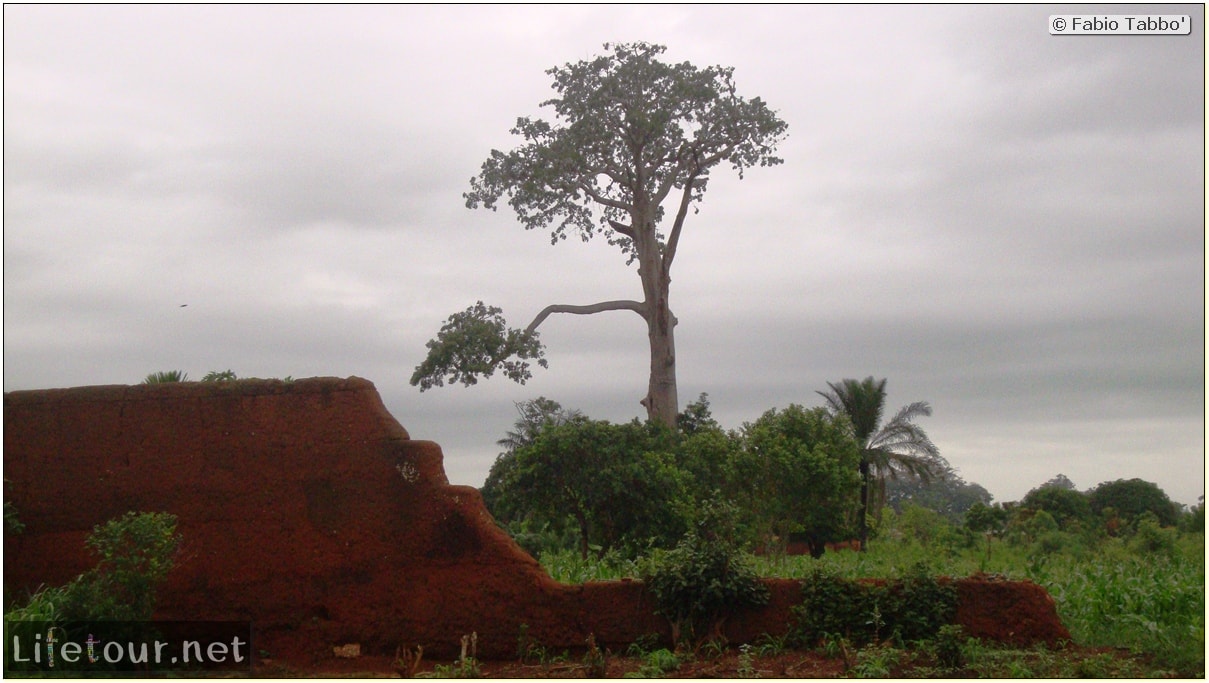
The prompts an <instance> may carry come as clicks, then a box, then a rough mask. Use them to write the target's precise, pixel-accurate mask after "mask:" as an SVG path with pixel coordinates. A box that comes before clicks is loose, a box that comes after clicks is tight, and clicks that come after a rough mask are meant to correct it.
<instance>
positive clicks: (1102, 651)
mask: <svg viewBox="0 0 1209 683" xmlns="http://www.w3.org/2000/svg"><path fill="white" fill-rule="evenodd" d="M1059 656H1060V657H1061V659H1062V660H1064V661H1065V662H1067V663H1068V664H1069V665H1070V666H1071V667H1077V666H1078V665H1079V663H1080V662H1082V661H1084V660H1095V659H1096V658H1103V657H1105V656H1108V657H1109V658H1111V659H1112V660H1113V661H1115V662H1116V664H1115V665H1113V666H1112V667H1111V668H1110V669H1108V670H1106V671H1104V673H1103V674H1101V675H1099V676H1096V677H1104V676H1108V677H1116V676H1119V675H1122V674H1128V673H1129V672H1131V671H1132V672H1136V674H1140V673H1143V671H1145V669H1144V668H1143V669H1138V668H1135V667H1139V666H1144V663H1143V662H1141V661H1140V660H1135V659H1134V658H1133V657H1131V656H1130V655H1129V654H1128V653H1127V652H1125V651H1119V650H1115V649H1112V648H1085V647H1079V646H1075V645H1067V646H1066V647H1065V648H1063V649H1061V650H1060V651H1059ZM687 659H688V661H686V662H684V663H682V664H681V665H680V666H679V667H678V668H677V669H675V670H672V671H665V672H663V673H661V674H659V675H657V676H652V677H657V678H730V679H735V678H847V677H853V676H854V674H855V673H856V672H854V671H852V666H853V664H854V663H853V662H852V661H851V660H849V661H847V662H846V661H845V660H844V659H843V658H834V659H832V658H828V657H825V656H823V655H822V654H820V653H817V652H803V651H796V650H786V651H783V652H781V653H780V654H777V655H775V656H765V657H758V656H752V657H750V658H746V659H744V658H742V657H741V653H740V652H739V651H738V650H735V649H733V648H732V649H730V650H727V651H726V652H724V653H722V654H719V655H715V656H709V655H704V654H702V655H698V656H696V657H691V658H687ZM644 663H645V661H644V660H643V659H641V658H637V657H620V656H613V655H609V656H607V657H606V666H605V674H604V678H623V677H624V676H625V675H626V674H630V673H639V672H640V671H641V669H642V667H643V665H644ZM452 666H453V662H449V661H428V660H423V661H422V662H421V664H420V666H419V667H418V668H417V669H416V670H415V671H414V674H415V675H416V676H417V677H434V676H435V674H436V673H437V668H438V667H450V668H452ZM934 667H935V663H934V662H932V661H930V660H928V659H927V658H926V657H924V656H922V655H919V656H917V657H915V659H914V661H913V662H911V663H907V664H905V665H902V666H897V667H895V668H893V669H891V671H890V673H889V676H888V677H890V678H913V677H916V678H918V677H924V678H936V677H943V678H972V677H979V672H977V671H973V670H948V671H941V670H938V669H936V668H934ZM1075 670H1077V669H1075ZM447 671H448V669H447ZM404 673H406V672H403V671H402V670H400V669H398V668H397V667H396V666H395V661H394V658H390V657H372V656H365V657H358V658H355V659H335V658H333V659H330V660H327V661H324V662H322V663H319V664H316V665H315V666H313V667H308V668H306V669H299V668H294V667H291V666H289V665H287V664H284V663H280V662H275V661H272V660H266V661H264V662H261V663H259V664H258V665H257V666H256V668H255V669H254V670H253V672H252V675H253V676H255V677H261V678H273V677H290V678H308V677H315V678H399V677H404V676H403V674H404ZM984 673H985V672H984ZM1034 673H1035V675H1042V676H1046V672H1045V671H1044V670H1039V671H1035V672H1034ZM1136 674H1135V675H1136ZM478 675H479V676H480V677H482V678H595V677H597V676H593V675H590V672H589V670H588V668H587V666H585V664H584V663H583V660H582V657H576V656H574V655H572V656H570V657H567V658H565V659H562V660H555V661H551V662H548V663H546V664H538V663H532V664H522V663H520V662H517V661H498V662H496V661H492V662H479V665H478ZM453 677H459V676H453ZM462 677H464V676H462ZM996 677H998V676H996ZM1130 677H1132V676H1130Z"/></svg>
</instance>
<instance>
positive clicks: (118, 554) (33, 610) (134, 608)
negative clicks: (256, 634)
mask: <svg viewBox="0 0 1209 683" xmlns="http://www.w3.org/2000/svg"><path fill="white" fill-rule="evenodd" d="M86 543H87V545H88V547H90V548H92V549H93V550H95V551H96V552H97V553H98V554H99V555H100V557H101V559H100V562H98V563H97V566H95V567H93V568H92V569H90V570H88V571H87V572H85V573H83V574H81V575H80V576H78V577H76V578H75V580H73V581H72V582H71V583H69V584H67V585H66V586H62V587H58V588H43V589H42V590H39V591H38V592H37V593H36V594H34V596H33V597H32V598H30V601H29V603H28V604H26V605H24V606H22V607H18V608H16V609H13V610H10V611H9V612H7V613H6V614H5V619H7V620H9V621H56V622H58V621H93V620H112V621H146V620H148V619H150V618H151V615H152V613H153V612H154V610H155V597H156V589H157V587H158V586H159V584H160V583H162V582H163V580H164V579H165V578H166V577H167V575H168V572H169V571H171V569H172V566H173V563H174V557H175V555H176V550H177V547H178V545H179V543H180V536H178V535H177V533H176V517H175V516H173V515H170V514H167V513H136V512H127V513H126V514H125V515H124V516H122V517H119V518H117V519H113V520H110V521H108V522H106V523H105V524H102V525H98V526H97V527H95V528H94V529H93V532H92V534H91V535H90V536H89V537H88V540H87V541H86Z"/></svg>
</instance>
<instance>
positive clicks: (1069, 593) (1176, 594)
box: [540, 534, 1205, 676]
mask: <svg viewBox="0 0 1209 683" xmlns="http://www.w3.org/2000/svg"><path fill="white" fill-rule="evenodd" d="M1072 540H1073V539H1072ZM1204 547H1205V546H1204V535H1203V534H1184V535H1181V537H1180V541H1179V543H1178V544H1177V547H1176V548H1175V549H1174V550H1172V551H1171V552H1140V551H1139V550H1138V549H1137V548H1136V547H1130V546H1127V545H1126V544H1124V543H1122V542H1120V541H1118V540H1116V539H1108V540H1104V541H1101V542H1100V543H1099V544H1098V545H1094V546H1087V545H1086V544H1082V545H1080V544H1076V543H1073V542H1072V543H1071V544H1070V546H1069V547H1067V548H1065V549H1064V550H1060V551H1057V552H1052V551H1050V552H1047V551H1044V550H1042V549H1040V548H1039V547H1038V546H1028V545H1013V544H1008V543H1003V542H1001V541H999V540H995V541H994V542H993V543H992V544H991V546H990V551H989V552H988V549H987V546H985V545H983V544H981V543H979V544H977V545H975V546H974V547H970V548H953V547H948V548H936V547H931V546H928V545H923V544H920V543H918V542H917V541H914V540H910V541H890V540H886V541H882V542H878V541H874V542H873V543H872V544H870V548H869V550H868V551H867V552H864V553H858V552H851V551H839V552H828V553H826V554H825V555H824V556H823V557H822V558H819V559H817V560H816V559H813V558H811V557H810V556H807V555H793V556H784V555H779V556H778V555H770V556H762V557H758V558H756V567H757V571H758V572H759V573H760V575H761V576H764V577H779V578H805V577H807V576H808V575H809V574H810V573H811V572H813V571H814V569H815V568H816V567H822V568H825V569H827V570H829V571H831V572H833V573H834V574H835V575H837V576H840V577H843V578H893V577H901V576H904V575H906V574H907V572H908V571H910V570H911V568H912V567H914V566H916V565H917V564H918V563H920V562H923V563H924V564H925V565H926V566H927V567H929V569H930V571H931V573H933V574H937V575H945V576H953V577H963V576H969V575H971V574H975V573H979V572H984V573H988V574H998V575H1001V576H1004V577H1006V578H1009V579H1013V580H1032V581H1034V582H1036V583H1037V584H1039V585H1041V586H1043V587H1044V588H1045V589H1046V590H1047V591H1049V593H1050V595H1052V596H1053V598H1054V601H1055V603H1056V604H1057V608H1058V616H1059V617H1060V618H1061V619H1062V623H1063V624H1064V625H1065V626H1066V627H1067V629H1068V630H1069V631H1070V632H1071V636H1072V638H1073V639H1074V641H1075V642H1076V643H1077V644H1079V645H1085V646H1092V647H1118V648H1127V649H1129V650H1131V651H1133V652H1136V653H1146V654H1150V655H1152V656H1154V657H1155V658H1156V660H1158V661H1161V662H1163V663H1164V665H1165V666H1168V667H1170V668H1171V669H1172V671H1173V672H1175V673H1178V674H1179V675H1194V676H1196V675H1203V672H1204V669H1205V554H1204ZM540 559H541V562H542V564H543V565H544V566H545V567H546V569H547V571H549V572H550V574H551V576H553V577H554V578H555V579H556V580H558V581H562V582H564V583H582V582H584V581H603V580H611V579H620V578H626V577H630V578H636V577H637V575H638V572H637V567H636V565H635V563H634V562H629V561H626V560H622V559H620V558H618V557H617V556H615V555H613V556H606V557H605V558H604V559H603V560H598V559H595V558H594V557H589V558H588V559H587V560H586V561H585V560H582V559H580V557H579V554H578V553H576V552H573V551H560V552H557V553H543V554H542V556H541V558H540Z"/></svg>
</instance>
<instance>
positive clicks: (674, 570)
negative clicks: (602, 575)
mask: <svg viewBox="0 0 1209 683" xmlns="http://www.w3.org/2000/svg"><path fill="white" fill-rule="evenodd" d="M736 514H737V511H736V510H735V508H734V506H733V505H730V504H727V503H713V504H707V505H706V506H705V507H704V508H703V510H702V513H701V515H700V517H699V518H698V520H697V521H696V523H695V524H694V526H693V528H692V529H690V530H689V532H688V533H687V534H685V536H684V538H683V539H681V540H680V542H679V543H678V544H677V545H676V547H675V548H674V549H672V550H670V551H663V552H656V553H655V554H654V555H652V556H651V557H649V558H647V560H646V561H645V562H644V563H643V564H642V566H641V572H642V578H643V581H644V582H645V584H646V588H647V590H648V591H650V593H651V595H653V596H654V598H655V605H656V612H657V613H659V614H661V615H663V616H664V617H666V618H667V619H668V620H669V621H671V622H672V632H673V638H674V639H675V640H677V641H678V640H679V639H680V637H681V636H682V635H695V634H696V633H697V630H698V628H699V627H700V626H703V625H704V624H706V623H709V624H710V625H711V629H710V631H711V633H710V634H709V635H712V636H720V635H721V634H720V629H721V620H722V619H723V618H725V617H726V616H727V615H728V614H730V613H731V612H733V611H735V610H738V609H742V608H744V607H756V606H760V605H764V604H766V603H767V602H768V599H769V591H768V587H767V586H765V585H764V584H763V583H762V582H761V581H760V579H759V578H758V577H757V575H756V570H755V567H754V565H753V564H752V562H751V559H750V557H748V556H747V555H746V554H745V553H743V552H742V551H741V550H740V549H739V547H738V545H737V543H736V542H735V534H734V531H735V517H736ZM686 628H687V632H686V631H685V629H686Z"/></svg>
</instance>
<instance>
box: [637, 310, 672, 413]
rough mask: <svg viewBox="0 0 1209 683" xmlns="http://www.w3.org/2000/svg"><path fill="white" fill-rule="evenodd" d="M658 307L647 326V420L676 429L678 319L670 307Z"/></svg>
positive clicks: (643, 401)
mask: <svg viewBox="0 0 1209 683" xmlns="http://www.w3.org/2000/svg"><path fill="white" fill-rule="evenodd" d="M666 303H667V302H666V300H665V301H664V305H663V306H661V307H656V308H655V310H654V311H653V315H652V316H651V317H652V319H651V320H650V321H649V322H648V323H647V328H648V329H647V336H648V338H649V339H650V343H651V379H650V383H649V385H648V387H647V395H646V398H645V399H643V400H642V405H644V406H646V411H647V419H649V420H652V421H655V422H662V423H663V424H665V425H667V426H669V427H671V428H673V429H675V427H676V416H677V414H678V413H679V409H680V408H679V402H678V397H677V395H676V342H675V338H674V337H673V332H672V328H673V327H674V326H675V325H676V319H675V317H674V316H672V312H671V311H670V310H668V308H667V305H666Z"/></svg>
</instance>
